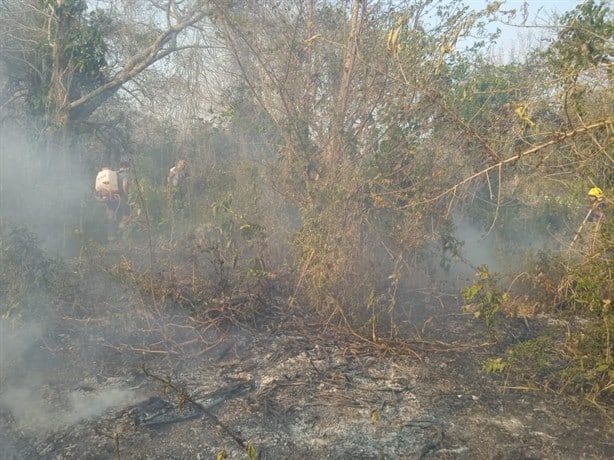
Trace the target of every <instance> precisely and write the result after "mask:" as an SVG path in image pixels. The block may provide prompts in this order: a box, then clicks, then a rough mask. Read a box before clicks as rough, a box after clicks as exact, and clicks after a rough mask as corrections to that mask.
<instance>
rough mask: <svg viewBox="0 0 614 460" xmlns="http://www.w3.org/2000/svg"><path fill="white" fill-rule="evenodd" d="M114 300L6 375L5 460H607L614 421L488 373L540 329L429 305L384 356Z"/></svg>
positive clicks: (0, 413) (53, 335)
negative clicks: (508, 347)
mask: <svg viewBox="0 0 614 460" xmlns="http://www.w3.org/2000/svg"><path fill="white" fill-rule="evenodd" d="M89 276H92V274H91V273H89V274H88V273H84V274H82V277H83V278H84V279H86V278H87V277H89ZM97 276H99V275H97ZM103 285H104V283H101V282H96V283H89V284H88V286H89V287H88V297H87V301H86V302H83V304H80V303H79V302H78V301H77V302H73V303H72V304H71V305H63V306H62V307H58V306H54V307H53V308H51V307H50V308H49V311H50V312H51V313H50V314H49V316H48V317H46V318H45V322H44V325H43V326H41V327H40V329H37V330H38V331H39V333H37V334H32V336H31V343H30V345H29V346H28V347H27V348H26V349H25V351H24V352H23V353H22V354H20V355H19V356H12V357H11V358H10V359H11V360H12V361H11V362H10V363H5V365H3V369H4V370H5V374H6V375H4V376H3V378H2V382H1V383H2V393H1V395H0V396H1V402H2V404H1V410H0V425H1V429H0V441H2V442H1V445H2V446H3V447H2V451H1V454H2V455H1V456H2V458H4V459H49V460H51V459H67V460H68V459H151V460H154V459H177V460H179V459H186V460H187V459H215V458H236V459H241V458H260V459H315V458H322V459H324V458H330V459H397V458H398V459H509V460H511V459H581V458H585V459H604V458H609V457H610V458H611V452H612V449H613V448H614V442H613V441H612V439H614V436H613V435H614V423H613V422H612V419H611V412H608V409H607V408H604V407H602V408H598V407H596V406H595V405H591V404H588V403H583V402H582V401H578V400H570V399H566V398H565V397H563V396H562V395H560V394H558V393H556V392H554V391H547V390H545V389H539V388H537V389H536V388H528V387H518V386H516V387H512V385H509V384H508V383H509V382H507V377H506V376H505V375H504V374H496V373H495V374H492V373H490V374H489V373H485V372H484V371H483V370H482V368H481V364H480V363H481V362H482V360H483V359H484V358H486V357H490V356H496V355H497V353H501V352H502V350H503V348H502V346H503V345H502V343H504V342H505V341H506V340H507V341H513V340H524V339H526V338H528V337H531V336H532V335H533V334H534V333H535V332H536V331H537V330H538V329H539V328H540V327H543V325H542V324H541V323H540V321H544V320H538V319H536V318H532V319H526V320H518V321H517V322H515V323H510V324H509V326H508V329H507V330H506V331H503V332H502V333H501V334H502V335H501V336H500V337H499V338H498V339H497V340H495V339H494V338H493V337H492V336H490V335H489V333H488V331H486V330H485V329H484V328H483V327H482V326H481V324H480V323H478V322H476V321H475V320H473V318H472V316H471V315H470V314H464V313H462V311H461V310H460V309H459V307H458V305H448V306H445V305H443V304H441V303H437V302H432V303H429V302H428V301H426V300H424V299H423V300H422V301H421V304H420V305H414V306H413V307H412V308H411V309H410V310H412V311H413V312H414V313H415V314H414V315H413V318H409V322H407V323H404V324H405V327H406V328H407V331H405V337H406V338H405V339H404V340H397V341H396V342H395V343H394V344H392V343H388V344H384V342H382V343H380V344H377V345H374V344H373V343H370V342H369V341H364V340H361V339H359V338H357V337H356V336H352V335H345V334H340V333H339V332H338V330H336V329H335V328H333V327H331V325H330V324H328V325H327V324H323V323H322V321H321V320H320V319H319V318H317V317H315V316H311V315H310V313H308V310H307V309H304V308H301V307H300V306H296V305H294V306H290V305H288V302H286V301H284V300H283V299H277V300H274V299H269V300H268V304H267V305H261V306H260V308H259V310H258V318H254V320H253V321H243V322H234V323H233V322H232V321H229V322H223V321H219V320H216V321H212V320H211V318H212V316H211V314H212V312H213V313H214V314H215V316H216V318H218V319H219V318H220V315H221V314H223V311H224V310H223V305H218V306H217V307H216V308H211V309H210V311H209V314H207V313H203V311H204V310H202V311H200V313H197V314H195V313H194V312H186V311H185V310H184V309H182V308H181V306H178V305H175V304H173V303H172V302H167V303H165V304H164V305H163V306H158V307H154V306H152V305H147V304H146V303H144V302H143V299H144V296H142V295H138V294H137V293H135V292H133V291H132V290H131V289H129V288H128V289H123V290H120V289H118V290H115V291H113V293H112V295H108V292H105V291H104V290H103V289H99V288H100V287H101V286H103ZM97 287H98V288H97ZM77 300H78V299H77ZM226 305H227V306H229V305H232V306H233V308H242V305H241V303H240V302H235V303H233V302H230V301H228V302H227V303H226Z"/></svg>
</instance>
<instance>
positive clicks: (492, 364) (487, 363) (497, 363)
mask: <svg viewBox="0 0 614 460" xmlns="http://www.w3.org/2000/svg"><path fill="white" fill-rule="evenodd" d="M506 368H507V363H506V362H505V361H504V360H503V358H489V359H485V360H484V361H482V370H483V371H484V372H487V373H489V374H492V373H494V372H503V371H504V370H505V369H506Z"/></svg>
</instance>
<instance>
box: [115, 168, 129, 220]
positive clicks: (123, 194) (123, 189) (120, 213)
mask: <svg viewBox="0 0 614 460" xmlns="http://www.w3.org/2000/svg"><path fill="white" fill-rule="evenodd" d="M117 185H118V188H119V198H120V199H119V206H118V209H117V222H118V225H119V227H120V228H123V227H125V226H126V224H127V223H128V221H129V220H130V214H131V209H130V163H129V162H128V161H122V162H120V164H119V171H118V172H117Z"/></svg>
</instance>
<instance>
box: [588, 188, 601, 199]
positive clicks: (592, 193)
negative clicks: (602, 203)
mask: <svg viewBox="0 0 614 460" xmlns="http://www.w3.org/2000/svg"><path fill="white" fill-rule="evenodd" d="M588 196H594V197H595V198H603V191H602V190H601V189H600V188H599V187H593V188H592V189H590V190H589V191H588Z"/></svg>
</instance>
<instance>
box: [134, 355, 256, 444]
mask: <svg viewBox="0 0 614 460" xmlns="http://www.w3.org/2000/svg"><path fill="white" fill-rule="evenodd" d="M142 370H143V373H144V374H145V375H146V376H147V377H149V378H151V379H153V380H156V381H158V382H160V383H162V384H163V385H164V388H165V389H167V388H170V389H171V390H173V391H174V392H176V393H177V394H178V395H179V397H180V400H182V401H186V402H189V403H190V404H192V406H194V407H195V408H197V409H198V410H200V411H201V412H202V413H203V414H205V415H206V416H207V417H209V418H210V419H211V420H212V421H213V422H214V423H215V424H216V425H217V426H219V427H220V428H221V429H222V430H223V431H224V432H225V433H226V434H227V435H228V436H230V437H231V438H232V439H233V440H234V441H235V442H236V443H237V444H238V445H239V446H241V447H242V448H243V449H247V448H248V447H249V444H248V443H247V442H246V441H245V440H244V439H243V438H241V436H240V435H239V434H237V433H235V432H234V431H233V430H232V429H231V428H230V427H228V426H226V425H225V424H224V423H222V421H221V420H220V419H219V418H217V417H216V416H215V414H214V413H213V412H211V411H210V410H209V409H207V408H206V407H205V406H203V405H202V404H201V403H199V402H197V401H195V400H194V399H193V398H192V397H191V396H190V395H188V394H187V393H186V391H185V390H184V389H183V388H179V387H178V386H176V385H175V384H173V383H172V382H171V379H170V378H164V377H159V376H157V375H154V374H152V373H151V372H149V371H148V370H147V369H146V368H145V367H144V366H143V367H142Z"/></svg>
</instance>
